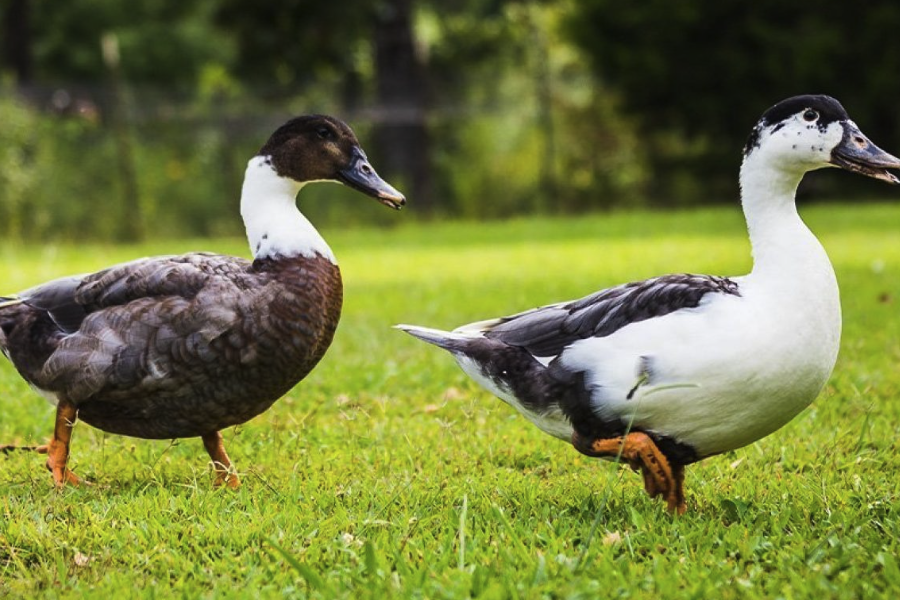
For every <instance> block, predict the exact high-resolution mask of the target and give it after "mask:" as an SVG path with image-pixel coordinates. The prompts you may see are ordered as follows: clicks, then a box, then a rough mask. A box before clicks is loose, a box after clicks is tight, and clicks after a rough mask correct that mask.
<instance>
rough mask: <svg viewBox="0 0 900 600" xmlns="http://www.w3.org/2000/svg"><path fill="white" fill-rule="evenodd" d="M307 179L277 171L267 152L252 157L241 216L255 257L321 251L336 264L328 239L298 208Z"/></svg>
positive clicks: (307, 255) (244, 189) (245, 184)
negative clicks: (284, 174) (304, 180)
mask: <svg viewBox="0 0 900 600" xmlns="http://www.w3.org/2000/svg"><path fill="white" fill-rule="evenodd" d="M305 183H308V182H304V183H298V182H296V181H294V180H292V179H289V178H287V177H281V176H280V175H278V173H277V172H276V171H275V169H274V168H273V166H272V161H271V159H270V158H269V157H268V156H254V157H253V158H252V159H250V162H249V163H248V164H247V172H246V174H245V175H244V187H243V189H242V191H241V217H243V219H244V227H246V229H247V240H248V241H249V242H250V251H251V252H252V253H253V258H276V257H285V258H287V257H294V256H305V257H308V258H314V257H315V256H317V255H320V256H323V257H325V258H327V259H328V260H330V261H331V262H332V263H335V264H337V261H336V260H335V258H334V253H332V251H331V248H329V247H328V244H327V243H326V242H325V239H324V238H323V237H322V235H321V234H320V233H319V232H318V231H316V228H315V227H313V225H312V223H310V222H309V220H308V219H307V218H306V217H304V216H303V214H302V213H301V212H300V211H299V210H298V209H297V194H298V193H299V192H300V188H302V187H303V185H305Z"/></svg>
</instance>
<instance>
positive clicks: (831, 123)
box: [744, 94, 900, 183]
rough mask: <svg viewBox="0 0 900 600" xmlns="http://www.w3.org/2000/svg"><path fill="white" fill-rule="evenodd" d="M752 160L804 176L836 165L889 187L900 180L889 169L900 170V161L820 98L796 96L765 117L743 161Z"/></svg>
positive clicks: (826, 98) (833, 103) (841, 109)
mask: <svg viewBox="0 0 900 600" xmlns="http://www.w3.org/2000/svg"><path fill="white" fill-rule="evenodd" d="M751 156H753V157H754V162H755V163H756V162H757V161H759V160H762V161H764V162H766V164H769V165H772V166H775V165H777V166H778V167H779V168H783V169H793V170H795V171H797V172H798V173H799V174H800V175H802V174H803V173H805V172H807V171H812V170H814V169H819V168H822V167H829V166H831V167H840V168H842V169H845V170H848V171H852V172H854V173H860V174H862V175H867V176H869V177H874V178H876V179H881V180H883V181H887V182H889V183H898V180H897V178H896V177H894V175H892V174H891V173H889V172H888V171H886V170H885V169H896V168H900V160H898V159H897V158H896V157H894V156H891V155H890V154H888V153H887V152H885V151H884V150H882V149H880V148H879V147H878V146H876V145H875V144H873V143H872V142H871V141H870V140H869V138H867V137H866V136H865V135H864V134H863V133H862V132H861V131H860V130H859V128H858V127H857V126H856V124H855V123H854V122H853V121H852V120H851V119H850V116H849V115H848V114H847V111H846V110H844V107H843V106H841V103H840V102H838V101H837V100H835V99H834V98H832V97H830V96H825V95H821V94H819V95H803V96H794V97H792V98H788V99H787V100H782V101H781V102H779V103H778V104H776V105H775V106H773V107H772V108H770V109H769V110H767V111H766V112H764V113H763V115H762V117H760V119H759V121H758V122H757V124H756V126H755V127H754V128H753V131H752V132H751V133H750V138H749V139H748V140H747V144H746V146H744V160H745V161H747V160H748V159H749V158H750V157H751ZM757 164H758V163H757Z"/></svg>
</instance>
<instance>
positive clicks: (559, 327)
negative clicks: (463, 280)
mask: <svg viewBox="0 0 900 600" xmlns="http://www.w3.org/2000/svg"><path fill="white" fill-rule="evenodd" d="M709 293H717V294H731V295H740V292H739V289H738V284H737V283H736V282H735V281H733V280H730V279H726V278H723V277H711V276H706V275H665V276H663V277H657V278H654V279H648V280H645V281H640V282H636V283H628V284H625V285H620V286H617V287H614V288H609V289H606V290H602V291H599V292H597V293H595V294H591V295H590V296H586V297H584V298H582V299H580V300H576V301H574V302H570V303H568V304H554V305H551V306H547V307H544V308H537V309H534V310H530V311H527V312H524V313H520V314H518V315H513V316H510V317H505V318H502V319H499V320H498V321H497V322H496V324H494V325H492V326H490V327H489V329H488V330H487V331H486V332H485V337H488V338H491V339H497V340H500V341H502V342H504V343H506V344H509V345H513V346H521V347H523V348H525V349H527V350H528V351H529V352H530V353H531V354H533V355H534V356H556V355H558V354H559V353H560V352H562V351H563V349H564V348H566V347H567V346H569V345H570V344H572V343H573V342H575V341H577V340H580V339H585V338H589V337H605V336H608V335H610V334H612V333H615V332H616V331H618V330H619V329H621V328H622V327H625V326H626V325H628V324H630V323H636V322H638V321H644V320H646V319H652V318H654V317H660V316H663V315H667V314H669V313H672V312H675V311H677V310H683V309H687V308H696V307H697V306H699V304H700V301H701V299H702V298H703V297H704V296H705V295H706V294H709Z"/></svg>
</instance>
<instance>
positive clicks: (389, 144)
mask: <svg viewBox="0 0 900 600" xmlns="http://www.w3.org/2000/svg"><path fill="white" fill-rule="evenodd" d="M382 6H383V8H382V10H380V11H379V14H378V17H377V19H376V23H375V33H374V39H375V76H376V92H377V95H378V107H379V111H378V116H379V118H378V120H377V123H376V128H375V147H376V151H377V159H378V164H377V165H375V167H376V168H377V169H378V170H379V171H384V174H385V177H387V178H393V179H395V180H396V183H395V185H397V186H398V187H400V189H401V191H403V192H404V193H405V194H406V195H407V196H409V199H410V202H411V206H414V207H416V210H420V211H430V210H431V209H432V208H433V206H434V197H433V196H434V189H433V180H432V175H431V153H430V151H429V140H428V129H427V123H426V109H427V102H428V91H427V84H426V73H425V68H424V65H423V64H422V62H421V60H420V59H419V56H418V55H417V53H416V48H415V40H414V38H413V31H412V8H413V0H386V1H385V2H384V3H383V5H382Z"/></svg>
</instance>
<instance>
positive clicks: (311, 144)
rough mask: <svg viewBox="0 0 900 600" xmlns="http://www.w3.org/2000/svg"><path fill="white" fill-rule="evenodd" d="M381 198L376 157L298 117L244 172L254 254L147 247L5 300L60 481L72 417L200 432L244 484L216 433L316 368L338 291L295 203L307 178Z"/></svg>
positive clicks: (334, 126)
mask: <svg viewBox="0 0 900 600" xmlns="http://www.w3.org/2000/svg"><path fill="white" fill-rule="evenodd" d="M320 181H328V182H338V183H341V184H344V185H346V186H349V187H350V188H353V189H355V190H357V191H359V192H361V193H363V194H365V195H368V196H371V197H373V198H375V199H376V200H378V201H380V202H381V203H382V204H384V205H385V206H387V207H389V208H392V209H398V210H399V209H400V208H401V207H402V206H404V204H405V203H406V198H405V197H404V195H403V194H402V193H400V192H399V191H397V190H396V189H395V188H394V187H392V186H391V185H390V184H389V183H387V182H386V181H385V180H383V179H382V178H381V177H380V176H379V175H378V174H377V172H376V171H375V170H374V169H373V167H372V165H371V164H370V162H369V159H368V158H367V156H366V153H365V152H364V151H363V149H362V147H361V145H360V143H359V140H358V139H357V137H356V135H355V134H354V132H353V131H352V130H351V128H350V127H349V126H348V125H347V124H346V123H344V122H343V121H341V120H340V119H337V118H335V117H331V116H327V115H304V116H298V117H295V118H292V119H291V120H289V121H287V122H286V123H284V124H283V125H281V126H280V127H278V128H277V129H276V130H275V131H274V132H273V133H272V134H271V136H270V137H269V138H268V140H267V141H266V142H265V144H264V145H263V146H262V148H261V149H260V150H259V152H258V153H257V154H256V155H255V156H253V157H252V158H251V159H250V160H249V162H248V164H247V168H246V172H245V174H244V182H243V188H242V190H241V197H240V212H241V217H242V218H243V222H244V225H245V227H246V232H247V239H248V241H249V244H250V250H251V252H252V260H250V259H247V258H243V257H237V256H228V255H222V254H215V253H209V252H191V253H188V254H182V255H179V256H157V257H151V258H142V259H139V260H135V261H132V262H127V263H124V264H118V265H114V266H111V267H109V268H106V269H103V270H101V271H97V272H95V273H90V274H86V275H78V276H73V277H64V278H61V279H56V280H53V281H50V282H47V283H44V284H42V285H38V286H37V287H33V288H31V289H28V290H26V291H23V292H20V293H18V294H14V295H10V296H5V297H3V298H0V350H2V352H3V354H4V355H5V356H6V358H7V359H9V360H10V362H12V364H13V366H14V367H15V369H16V370H17V371H18V373H19V375H21V377H22V378H23V379H24V380H25V381H26V382H27V383H28V384H30V385H31V387H33V388H34V389H35V390H37V392H39V393H40V394H41V395H43V396H44V397H46V398H47V399H48V400H49V401H50V402H51V403H52V404H54V405H55V406H56V416H55V422H54V428H53V436H52V438H51V439H50V441H49V443H47V444H44V445H41V446H15V445H6V446H3V447H2V450H4V451H6V452H9V451H10V450H14V449H26V450H36V451H38V452H41V453H44V454H47V468H48V469H49V470H50V472H51V474H52V476H53V481H54V483H55V485H56V486H57V487H62V486H64V485H66V484H73V485H77V484H79V483H82V481H83V480H82V479H81V478H79V477H78V476H77V475H76V474H75V473H74V472H73V471H72V470H71V469H69V468H68V467H67V463H68V459H69V447H70V443H71V438H72V428H73V426H74V425H75V423H76V420H78V419H80V420H81V421H84V422H85V423H87V424H89V425H91V426H93V427H96V428H97V429H100V430H102V431H105V432H109V433H113V434H118V435H124V436H130V437H135V438H144V439H176V438H190V437H199V438H201V440H202V441H203V445H204V447H205V449H206V451H207V453H208V454H209V456H210V458H211V460H212V463H213V470H214V473H215V481H214V483H215V485H217V486H221V485H227V486H228V487H231V488H237V487H239V486H240V479H239V477H238V474H237V472H236V470H235V468H234V466H233V464H232V462H231V460H230V459H229V457H228V454H227V452H226V450H225V446H224V444H223V439H222V434H221V430H222V429H225V428H227V427H231V426H234V425H238V424H241V423H244V422H246V421H248V420H250V419H252V418H253V417H255V416H257V415H259V414H261V413H263V412H264V411H266V410H267V409H268V408H269V407H270V406H272V404H273V403H274V402H275V401H276V400H278V399H279V398H280V397H282V396H283V395H284V394H285V393H287V392H288V391H289V390H290V389H291V388H293V387H294V386H295V385H296V384H297V383H298V382H300V381H301V380H302V379H303V378H304V377H306V376H307V374H309V373H310V371H311V370H312V369H313V368H314V367H315V366H316V365H317V364H318V362H319V361H320V360H321V359H322V357H323V356H324V354H325V352H326V350H327V349H328V347H329V345H330V344H331V341H332V339H333V337H334V334H335V330H336V328H337V325H338V321H339V319H340V315H341V306H342V301H343V287H342V280H341V272H340V269H339V267H338V264H337V261H336V259H335V256H334V253H333V252H332V250H331V248H329V246H328V244H327V243H326V241H325V239H324V238H323V237H322V235H321V234H320V233H319V232H318V231H317V230H316V228H315V227H314V226H313V225H312V223H310V221H309V220H308V219H307V218H306V217H305V216H304V215H303V214H302V213H301V212H300V210H299V209H298V208H297V203H296V201H297V195H298V193H299V192H300V191H301V189H302V188H303V187H305V186H306V185H307V184H310V183H313V182H320Z"/></svg>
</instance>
